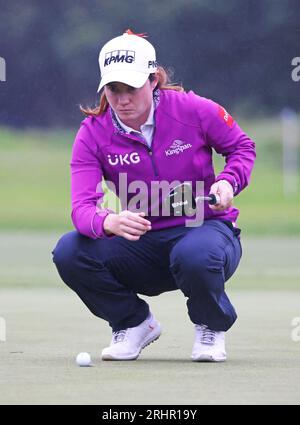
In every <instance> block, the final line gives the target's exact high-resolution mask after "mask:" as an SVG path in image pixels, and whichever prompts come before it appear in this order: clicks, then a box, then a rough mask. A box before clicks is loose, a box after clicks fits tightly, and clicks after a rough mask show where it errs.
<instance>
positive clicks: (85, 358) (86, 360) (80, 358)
mask: <svg viewBox="0 0 300 425" xmlns="http://www.w3.org/2000/svg"><path fill="white" fill-rule="evenodd" d="M91 361H92V360H91V356H90V354H89V353H79V354H77V357H76V363H77V364H78V366H90V365H91Z"/></svg>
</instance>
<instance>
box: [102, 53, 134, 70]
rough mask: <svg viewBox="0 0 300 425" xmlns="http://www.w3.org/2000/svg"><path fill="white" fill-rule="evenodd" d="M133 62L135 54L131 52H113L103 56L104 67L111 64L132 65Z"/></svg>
mask: <svg viewBox="0 0 300 425" xmlns="http://www.w3.org/2000/svg"><path fill="white" fill-rule="evenodd" d="M134 61H135V52H134V51H133V50H114V51H112V52H107V53H106V54H105V59H104V66H108V65H110V64H112V63H119V62H126V63H132V62H134Z"/></svg>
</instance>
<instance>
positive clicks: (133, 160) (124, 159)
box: [107, 152, 141, 165]
mask: <svg viewBox="0 0 300 425" xmlns="http://www.w3.org/2000/svg"><path fill="white" fill-rule="evenodd" d="M107 159H108V162H109V163H110V165H118V164H119V165H125V164H127V165H129V164H137V163H138V162H140V160H141V158H140V156H139V154H138V153H137V152H132V153H131V154H128V153H126V154H124V155H122V154H119V155H118V154H114V155H113V154H112V155H107Z"/></svg>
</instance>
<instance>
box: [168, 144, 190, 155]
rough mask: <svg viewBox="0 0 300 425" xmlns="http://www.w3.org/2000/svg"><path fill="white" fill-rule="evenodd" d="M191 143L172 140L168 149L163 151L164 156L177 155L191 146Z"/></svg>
mask: <svg viewBox="0 0 300 425" xmlns="http://www.w3.org/2000/svg"><path fill="white" fill-rule="evenodd" d="M191 147H192V145H191V144H190V143H185V142H183V141H182V140H174V142H173V143H172V144H171V146H170V147H169V149H167V150H166V151H165V153H166V156H171V155H179V154H180V153H182V152H183V151H184V150H186V149H189V148H191Z"/></svg>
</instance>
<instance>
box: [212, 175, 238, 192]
mask: <svg viewBox="0 0 300 425" xmlns="http://www.w3.org/2000/svg"><path fill="white" fill-rule="evenodd" d="M220 180H226V181H227V182H228V183H230V184H231V186H232V189H233V194H234V195H236V194H237V193H238V191H239V185H238V183H237V181H236V179H235V178H234V177H233V176H231V175H230V174H220V175H218V177H217V178H216V182H218V181H220Z"/></svg>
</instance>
